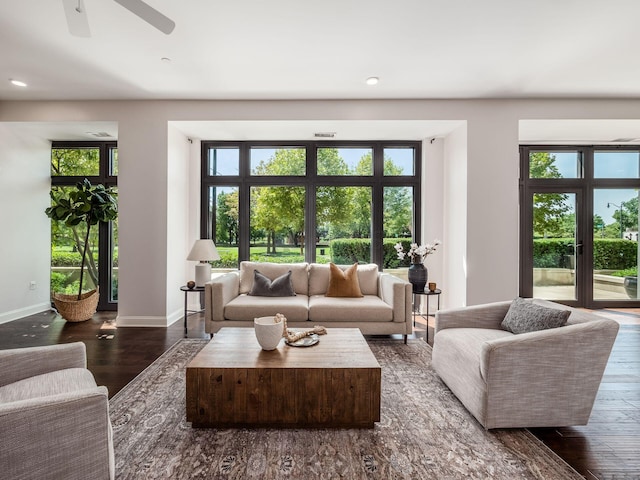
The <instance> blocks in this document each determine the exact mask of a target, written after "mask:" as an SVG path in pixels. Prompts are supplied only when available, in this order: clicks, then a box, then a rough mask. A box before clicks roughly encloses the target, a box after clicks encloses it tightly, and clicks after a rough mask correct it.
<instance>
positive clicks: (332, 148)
mask: <svg viewBox="0 0 640 480" xmlns="http://www.w3.org/2000/svg"><path fill="white" fill-rule="evenodd" d="M419 158H420V143H419V142H375V141H368V142H340V143H331V142H278V143H268V142H214V141H207V142H203V143H202V206H203V208H202V212H203V216H202V225H201V228H202V233H203V236H207V237H209V238H212V239H213V240H214V242H215V243H216V246H217V247H218V251H219V252H220V256H221V259H220V260H219V261H217V262H214V263H213V265H214V267H215V266H217V267H227V268H237V266H238V263H239V262H240V261H242V260H257V261H267V262H279V263H282V262H304V261H306V262H319V263H328V262H330V261H332V262H335V263H341V264H346V263H353V262H374V263H377V264H378V265H380V266H381V267H383V268H389V267H397V266H399V265H400V264H401V263H402V262H400V261H399V260H398V259H397V255H395V250H394V248H393V245H394V244H395V243H397V242H398V241H403V242H406V243H407V247H408V243H409V242H411V241H416V242H419V241H420V239H419V238H417V235H416V232H419V231H420V228H419V227H420V226H419V225H418V222H419V218H420V215H419V208H420V198H419V196H420V188H419V187H420V162H419V161H418V159H419Z"/></svg>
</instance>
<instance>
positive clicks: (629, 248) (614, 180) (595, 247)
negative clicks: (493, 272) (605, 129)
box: [520, 146, 640, 308]
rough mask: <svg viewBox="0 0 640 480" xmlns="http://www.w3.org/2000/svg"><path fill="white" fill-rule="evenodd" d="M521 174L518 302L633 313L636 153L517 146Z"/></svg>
mask: <svg viewBox="0 0 640 480" xmlns="http://www.w3.org/2000/svg"><path fill="white" fill-rule="evenodd" d="M521 172H523V174H522V175H521V202H520V207H521V237H520V238H521V250H520V252H521V269H520V275H521V282H520V293H521V295H523V296H535V297H542V298H547V299H549V300H556V301H561V302H565V303H567V304H570V305H576V306H581V307H589V308H593V307H606V306H638V305H640V295H639V294H638V289H637V276H638V258H639V257H638V218H639V217H638V198H639V194H640V149H639V148H638V147H637V146H624V147H623V146H595V147H594V146H564V147H563V146H550V147H545V146H523V147H521Z"/></svg>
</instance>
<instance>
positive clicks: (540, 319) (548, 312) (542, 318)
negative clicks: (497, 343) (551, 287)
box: [500, 297, 571, 334]
mask: <svg viewBox="0 0 640 480" xmlns="http://www.w3.org/2000/svg"><path fill="white" fill-rule="evenodd" d="M569 315H571V311H570V310H561V309H558V308H548V307H544V306H542V305H538V304H535V303H532V302H531V300H527V299H524V298H521V297H518V298H516V299H515V300H513V302H511V306H510V307H509V310H508V311H507V314H506V315H505V317H504V320H502V323H501V324H500V327H501V328H502V329H503V330H506V331H508V332H511V333H516V334H517V333H527V332H535V331H537V330H545V329H548V328H557V327H561V326H563V325H564V324H566V323H567V319H568V318H569Z"/></svg>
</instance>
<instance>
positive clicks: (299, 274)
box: [240, 261, 309, 316]
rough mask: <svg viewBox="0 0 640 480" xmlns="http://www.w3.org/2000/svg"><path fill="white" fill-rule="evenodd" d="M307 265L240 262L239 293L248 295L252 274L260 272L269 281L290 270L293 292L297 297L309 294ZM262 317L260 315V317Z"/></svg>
mask: <svg viewBox="0 0 640 480" xmlns="http://www.w3.org/2000/svg"><path fill="white" fill-rule="evenodd" d="M308 267H309V264H307V263H267V262H246V261H245V262H240V293H249V292H250V291H251V286H252V285H253V272H254V271H255V270H256V269H257V270H260V273H262V274H263V275H264V276H266V277H267V278H269V279H270V280H275V279H276V278H277V277H279V276H280V275H284V274H285V273H287V272H288V271H289V270H291V283H292V284H293V290H294V292H296V293H297V294H298V295H308V294H309V279H308V275H307V269H308ZM260 316H262V315H260Z"/></svg>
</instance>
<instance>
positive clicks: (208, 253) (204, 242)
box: [187, 238, 220, 262]
mask: <svg viewBox="0 0 640 480" xmlns="http://www.w3.org/2000/svg"><path fill="white" fill-rule="evenodd" d="M187 260H197V261H199V262H207V261H209V260H220V255H219V254H218V250H216V246H215V245H214V243H213V240H211V239H209V238H203V239H200V240H196V242H195V243H194V244H193V247H192V248H191V251H190V252H189V256H187Z"/></svg>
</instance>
